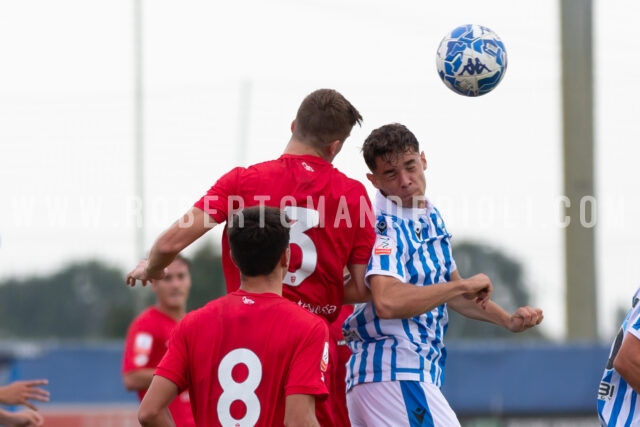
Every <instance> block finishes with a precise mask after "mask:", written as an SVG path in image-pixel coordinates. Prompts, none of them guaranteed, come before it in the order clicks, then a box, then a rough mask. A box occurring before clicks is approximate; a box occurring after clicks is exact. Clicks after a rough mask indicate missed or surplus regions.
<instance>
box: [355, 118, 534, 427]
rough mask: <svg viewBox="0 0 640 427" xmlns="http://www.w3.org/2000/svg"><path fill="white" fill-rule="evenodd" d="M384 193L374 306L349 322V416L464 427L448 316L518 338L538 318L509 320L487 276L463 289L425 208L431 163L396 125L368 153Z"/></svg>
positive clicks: (519, 314) (371, 275)
mask: <svg viewBox="0 0 640 427" xmlns="http://www.w3.org/2000/svg"><path fill="white" fill-rule="evenodd" d="M362 151H363V154H364V159H365V162H366V163H367V166H368V167H369V170H370V171H371V173H369V174H367V178H368V179H369V180H370V181H371V183H372V184H373V185H374V187H376V188H377V189H378V193H377V194H376V198H375V202H374V204H375V209H376V214H377V215H378V217H377V220H376V221H377V222H376V227H375V228H376V243H375V246H374V248H373V251H372V256H371V262H370V263H369V266H368V268H367V273H366V277H367V283H368V285H369V287H370V289H371V295H372V302H368V303H366V304H363V305H361V306H360V307H358V308H357V309H356V310H355V312H354V313H353V314H352V315H351V316H350V317H349V318H348V319H347V320H346V321H345V337H346V339H347V342H348V343H349V347H350V348H351V350H352V351H353V353H354V354H353V356H351V359H350V360H349V363H348V364H347V384H348V386H349V391H348V392H347V406H348V409H349V417H350V419H351V424H352V425H353V426H354V427H359V426H382V425H393V426H397V427H402V426H407V427H408V426H418V425H420V426H421V425H429V426H435V427H438V426H440V427H453V426H459V425H460V423H459V421H458V419H457V417H456V415H455V413H454V412H453V410H452V409H451V407H450V406H449V404H448V402H447V401H446V399H445V398H444V396H443V395H442V393H441V392H440V386H441V384H442V379H443V375H444V361H445V355H446V352H445V347H444V342H443V340H444V334H445V331H446V329H447V323H448V316H447V306H449V307H450V308H452V309H454V310H456V311H458V312H459V313H460V314H462V315H464V316H467V317H469V318H472V319H477V320H483V321H486V322H491V323H494V324H496V325H500V326H502V327H504V328H507V329H508V330H510V331H512V332H520V331H523V330H525V329H528V328H530V327H532V326H535V325H537V324H539V323H540V322H541V321H542V311H541V310H540V309H534V308H530V307H520V308H519V309H517V310H516V311H515V312H514V313H513V314H509V313H507V312H506V311H505V310H504V309H502V308H501V307H500V306H499V305H497V304H496V303H495V302H493V301H491V300H490V296H491V292H492V285H491V281H490V280H489V278H488V277H487V276H486V275H484V274H477V275H475V276H473V277H471V278H469V279H462V277H460V274H459V273H458V270H457V268H456V263H455V261H454V259H453V255H452V250H451V242H450V237H451V236H450V235H449V233H448V232H447V230H446V228H445V225H444V221H443V219H442V217H441V216H440V213H439V212H438V210H437V209H436V208H435V207H434V206H433V205H432V204H431V202H430V201H429V200H428V199H427V198H426V196H425V194H426V193H425V191H426V179H425V174H424V171H425V170H426V168H427V161H426V159H425V156H424V152H420V150H419V144H418V140H417V139H416V137H415V136H414V135H413V133H411V132H410V131H409V130H408V129H407V128H406V127H405V126H403V125H400V124H391V125H385V126H382V127H380V128H378V129H375V130H374V131H373V132H371V134H370V135H369V136H368V137H367V139H366V140H365V142H364V146H363V149H362Z"/></svg>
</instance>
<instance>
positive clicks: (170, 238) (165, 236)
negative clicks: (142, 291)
mask: <svg viewBox="0 0 640 427" xmlns="http://www.w3.org/2000/svg"><path fill="white" fill-rule="evenodd" d="M216 225H217V223H216V221H215V220H214V219H213V217H211V216H210V215H209V214H208V213H206V212H205V211H203V210H202V209H200V208H197V207H195V206H194V207H192V208H191V209H189V210H188V211H187V213H185V214H184V215H183V216H182V218H180V219H179V220H178V221H176V222H174V223H173V224H172V225H171V226H170V227H169V228H168V229H167V230H166V231H164V232H163V233H162V234H161V235H160V237H158V239H157V240H156V241H155V243H154V244H153V246H152V247H151V251H150V252H149V258H148V259H146V260H142V261H140V263H139V264H138V265H137V266H136V268H134V269H133V270H132V271H131V272H129V274H127V278H126V282H127V284H128V285H130V286H135V284H136V280H140V281H141V282H142V285H143V286H144V285H146V284H147V282H148V281H149V280H151V279H161V278H162V277H164V274H165V273H164V269H165V268H166V267H167V266H168V265H169V264H171V262H173V260H174V259H175V257H176V255H178V254H179V253H180V252H182V250H184V248H186V247H187V246H189V245H190V244H191V243H193V242H195V241H196V240H197V239H198V238H200V237H201V236H202V235H204V234H205V233H206V232H207V231H209V230H211V229H212V228H213V227H215V226H216Z"/></svg>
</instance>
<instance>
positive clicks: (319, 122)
mask: <svg viewBox="0 0 640 427" xmlns="http://www.w3.org/2000/svg"><path fill="white" fill-rule="evenodd" d="M356 123H357V124H358V125H359V124H361V123H362V116H361V115H360V113H359V112H358V110H357V109H356V108H355V107H354V106H353V105H352V104H351V103H350V102H349V101H348V100H347V99H346V98H345V97H344V96H342V95H341V94H340V93H339V92H337V91H335V90H333V89H318V90H316V91H314V92H312V93H310V94H309V95H307V96H306V98H305V99H304V100H303V101H302V103H301V104H300V107H299V108H298V113H297V114H296V118H295V121H294V122H293V123H292V124H291V130H292V132H293V137H294V138H295V139H297V140H298V141H300V142H302V143H303V144H307V145H310V146H312V147H314V148H315V149H317V150H319V151H321V152H322V153H323V157H326V158H328V159H329V160H333V158H334V157H335V156H336V155H337V154H338V152H339V151H340V149H341V148H342V144H343V143H344V141H345V140H346V139H347V138H348V137H349V135H351V130H352V129H353V127H354V126H355V125H356Z"/></svg>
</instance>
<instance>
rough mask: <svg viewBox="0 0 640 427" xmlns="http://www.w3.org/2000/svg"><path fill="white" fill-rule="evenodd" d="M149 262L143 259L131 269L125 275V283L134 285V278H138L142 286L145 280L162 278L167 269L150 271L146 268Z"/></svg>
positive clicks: (145, 283)
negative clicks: (156, 271)
mask: <svg viewBox="0 0 640 427" xmlns="http://www.w3.org/2000/svg"><path fill="white" fill-rule="evenodd" d="M148 266H149V262H148V261H147V260H146V259H143V260H142V261H140V262H139V263H138V265H137V266H136V268H134V269H133V270H131V271H130V272H129V274H127V277H126V283H127V285H129V286H135V285H136V280H140V282H142V286H146V285H147V282H149V281H151V280H152V279H153V280H157V279H162V278H163V277H164V276H165V274H166V273H167V269H166V268H165V269H162V270H161V271H159V272H158V273H150V272H149V270H148V268H147V267H148Z"/></svg>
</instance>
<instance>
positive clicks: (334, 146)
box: [329, 139, 342, 159]
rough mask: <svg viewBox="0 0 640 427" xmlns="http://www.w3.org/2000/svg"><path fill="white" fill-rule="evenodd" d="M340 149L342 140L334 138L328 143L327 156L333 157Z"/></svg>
mask: <svg viewBox="0 0 640 427" xmlns="http://www.w3.org/2000/svg"><path fill="white" fill-rule="evenodd" d="M341 149H342V141H340V140H339V139H336V140H335V141H332V142H331V144H329V157H331V158H332V159H334V158H335V157H336V156H337V155H338V153H339V152H340V150H341Z"/></svg>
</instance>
